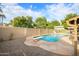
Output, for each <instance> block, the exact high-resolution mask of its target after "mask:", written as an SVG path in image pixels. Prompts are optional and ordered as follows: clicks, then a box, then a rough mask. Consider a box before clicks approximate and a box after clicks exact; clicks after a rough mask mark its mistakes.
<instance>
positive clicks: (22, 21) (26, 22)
mask: <svg viewBox="0 0 79 59" xmlns="http://www.w3.org/2000/svg"><path fill="white" fill-rule="evenodd" d="M32 23H33V21H32V17H31V16H18V17H15V18H14V19H13V20H11V24H12V25H13V26H15V27H27V28H31V27H33V26H32Z"/></svg>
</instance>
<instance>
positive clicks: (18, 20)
mask: <svg viewBox="0 0 79 59" xmlns="http://www.w3.org/2000/svg"><path fill="white" fill-rule="evenodd" d="M76 16H78V15H77V14H73V13H70V14H68V15H66V17H65V18H64V19H63V20H61V23H62V24H61V25H62V26H64V28H67V27H68V25H67V23H66V21H67V20H69V19H70V18H73V17H76ZM10 24H11V25H13V26H15V27H26V28H51V29H53V28H54V27H55V26H60V22H59V21H57V20H52V21H47V19H46V17H44V16H39V17H37V18H36V19H35V21H33V20H32V17H31V16H17V17H14V18H13V19H12V20H11V21H10Z"/></svg>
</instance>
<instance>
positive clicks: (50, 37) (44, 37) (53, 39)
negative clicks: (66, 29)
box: [34, 35, 63, 42]
mask: <svg viewBox="0 0 79 59" xmlns="http://www.w3.org/2000/svg"><path fill="white" fill-rule="evenodd" d="M62 36H63V35H41V36H37V37H34V39H37V40H44V41H47V42H58V41H59V40H60V38H61V37H62Z"/></svg>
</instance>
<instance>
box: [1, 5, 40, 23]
mask: <svg viewBox="0 0 79 59" xmlns="http://www.w3.org/2000/svg"><path fill="white" fill-rule="evenodd" d="M2 5H4V8H3V11H4V14H5V15H6V19H5V22H8V21H9V20H11V19H12V18H13V17H16V16H22V15H24V16H26V15H30V16H32V17H33V18H34V19H35V18H36V17H38V16H40V15H42V13H41V12H37V11H33V10H31V9H24V8H22V7H21V6H19V5H18V4H2ZM30 7H31V8H32V5H31V6H30Z"/></svg>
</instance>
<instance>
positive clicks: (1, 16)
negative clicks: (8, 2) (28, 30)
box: [0, 3, 6, 25]
mask: <svg viewBox="0 0 79 59" xmlns="http://www.w3.org/2000/svg"><path fill="white" fill-rule="evenodd" d="M1 7H2V5H1V3H0V18H2V22H1V25H3V18H6V17H5V15H4V14H3V11H2V8H1Z"/></svg>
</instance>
